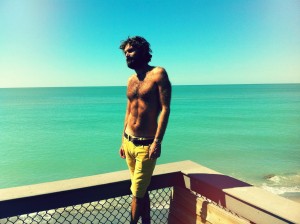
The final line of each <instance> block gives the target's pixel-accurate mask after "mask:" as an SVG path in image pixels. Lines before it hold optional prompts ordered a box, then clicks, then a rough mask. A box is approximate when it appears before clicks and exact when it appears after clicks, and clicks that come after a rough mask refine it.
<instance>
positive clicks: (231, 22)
mask: <svg viewBox="0 0 300 224" xmlns="http://www.w3.org/2000/svg"><path fill="white" fill-rule="evenodd" d="M299 12H300V1H299V0H235V1H233V0H227V1H224V0H194V1H192V0H185V1H177V0H164V1H163V0H152V1H146V0H144V1H142V0H127V1H125V0H118V1H117V0H110V1H109V0H107V1H104V0H103V1H102V0H98V1H96V0H73V1H72V0H43V1H41V0H26V1H20V0H0V49H1V51H0V87H38V86H42V87H44V86H107V85H109V86H115V85H117V86H119V85H126V82H127V78H128V76H129V75H130V74H131V73H132V71H131V70H130V69H128V68H127V66H126V64H125V60H124V56H123V54H122V52H121V51H120V50H119V49H118V48H119V45H120V42H121V40H124V39H126V38H127V37H128V36H133V35H141V36H144V37H145V38H146V39H147V40H148V41H149V42H150V43H151V46H152V50H153V59H152V62H151V64H152V65H158V66H162V67H165V68H166V70H167V71H168V73H169V76H170V79H171V81H172V83H173V84H243V83H246V84H248V83H300V28H299V27H300V26H299V24H300V13H299Z"/></svg>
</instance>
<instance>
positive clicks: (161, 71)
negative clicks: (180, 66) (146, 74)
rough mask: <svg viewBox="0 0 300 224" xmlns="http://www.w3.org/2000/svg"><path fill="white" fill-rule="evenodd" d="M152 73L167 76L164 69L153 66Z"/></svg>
mask: <svg viewBox="0 0 300 224" xmlns="http://www.w3.org/2000/svg"><path fill="white" fill-rule="evenodd" d="M153 72H154V73H156V74H167V72H166V69H165V68H163V67H160V66H155V67H154V68H153Z"/></svg>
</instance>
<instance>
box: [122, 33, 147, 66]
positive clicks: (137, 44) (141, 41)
mask: <svg viewBox="0 0 300 224" xmlns="http://www.w3.org/2000/svg"><path fill="white" fill-rule="evenodd" d="M127 44H129V45H131V46H132V47H134V48H136V49H138V50H140V51H141V52H142V53H143V54H144V59H145V62H147V63H148V62H150V61H151V58H152V55H151V53H152V50H151V48H150V44H149V42H148V41H147V40H146V39H145V38H143V37H141V36H134V37H128V38H127V39H126V40H124V41H122V43H121V45H120V49H121V50H123V51H124V49H125V47H126V45H127Z"/></svg>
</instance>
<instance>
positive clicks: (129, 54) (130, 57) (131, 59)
mask: <svg viewBox="0 0 300 224" xmlns="http://www.w3.org/2000/svg"><path fill="white" fill-rule="evenodd" d="M124 54H125V57H126V62H127V66H128V67H129V68H131V69H137V68H140V67H141V66H142V65H144V64H145V61H144V58H143V55H142V53H141V52H140V51H138V50H137V49H136V48H134V47H133V46H131V45H130V44H127V45H126V47H125V48H124Z"/></svg>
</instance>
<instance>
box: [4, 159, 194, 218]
mask: <svg viewBox="0 0 300 224" xmlns="http://www.w3.org/2000/svg"><path fill="white" fill-rule="evenodd" d="M194 165H195V163H192V162H190V161H184V162H176V163H169V164H164V165H158V166H156V168H155V172H154V176H153V177H152V182H151V185H150V186H149V189H150V190H152V189H158V188H163V187H170V186H173V185H174V183H176V182H177V179H178V175H179V174H180V170H181V169H182V167H193V166H194ZM179 179H180V178H179ZM129 188H130V176H129V171H128V170H124V171H119V172H112V173H106V174H100V175H94V176H88V177H81V178H74V179H69V180H61V181H54V182H48V183H41V184H35V185H28V186H21V187H14V188H7V189H0V218H6V217H11V216H16V215H21V214H27V213H32V212H36V211H43V210H49V209H53V208H60V207H66V206H70V205H76V204H82V203H86V202H92V201H97V200H102V199H108V198H113V197H119V196H123V195H129V194H131V192H130V189H129Z"/></svg>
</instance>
